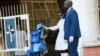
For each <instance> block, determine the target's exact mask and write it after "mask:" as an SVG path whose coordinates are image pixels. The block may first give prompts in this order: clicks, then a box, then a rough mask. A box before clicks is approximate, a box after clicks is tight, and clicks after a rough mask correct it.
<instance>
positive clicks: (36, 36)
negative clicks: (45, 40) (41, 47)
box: [30, 30, 41, 44]
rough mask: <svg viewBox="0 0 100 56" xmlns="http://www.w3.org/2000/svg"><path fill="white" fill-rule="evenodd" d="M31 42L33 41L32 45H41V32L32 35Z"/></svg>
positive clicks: (34, 32)
mask: <svg viewBox="0 0 100 56" xmlns="http://www.w3.org/2000/svg"><path fill="white" fill-rule="evenodd" d="M30 41H31V44H32V43H39V42H41V31H38V30H37V31H33V32H32V33H31V39H30Z"/></svg>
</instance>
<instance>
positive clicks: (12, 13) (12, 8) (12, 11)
mask: <svg viewBox="0 0 100 56" xmlns="http://www.w3.org/2000/svg"><path fill="white" fill-rule="evenodd" d="M13 13H14V11H13V6H12V5H11V15H13Z"/></svg>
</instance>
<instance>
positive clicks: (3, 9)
mask: <svg viewBox="0 0 100 56" xmlns="http://www.w3.org/2000/svg"><path fill="white" fill-rule="evenodd" d="M2 12H3V14H2V17H3V16H4V6H2Z"/></svg>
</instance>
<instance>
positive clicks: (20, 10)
mask: <svg viewBox="0 0 100 56" xmlns="http://www.w3.org/2000/svg"><path fill="white" fill-rule="evenodd" d="M21 5H22V4H21V3H20V4H19V7H20V14H22V10H23V9H22V6H21Z"/></svg>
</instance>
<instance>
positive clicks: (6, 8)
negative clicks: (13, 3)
mask: <svg viewBox="0 0 100 56" xmlns="http://www.w3.org/2000/svg"><path fill="white" fill-rule="evenodd" d="M5 13H6V15H5V16H7V7H6V6H5Z"/></svg>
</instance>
